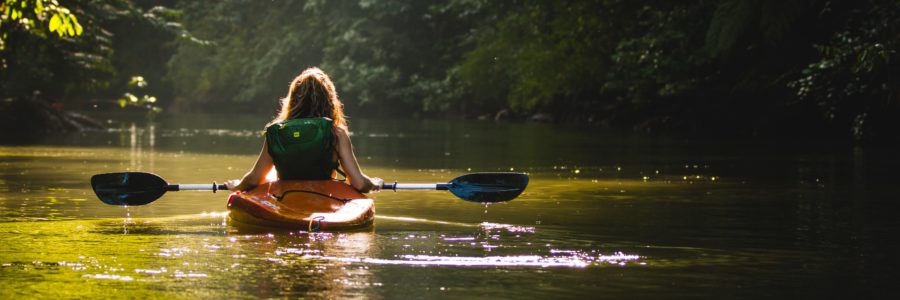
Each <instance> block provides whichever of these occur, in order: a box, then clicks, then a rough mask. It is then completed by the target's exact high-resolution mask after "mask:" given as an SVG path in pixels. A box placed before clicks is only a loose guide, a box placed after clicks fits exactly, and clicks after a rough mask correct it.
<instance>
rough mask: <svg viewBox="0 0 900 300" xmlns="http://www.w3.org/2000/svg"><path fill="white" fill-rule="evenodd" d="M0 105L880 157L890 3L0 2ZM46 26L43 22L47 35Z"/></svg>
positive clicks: (896, 34) (893, 19) (895, 97)
mask: <svg viewBox="0 0 900 300" xmlns="http://www.w3.org/2000/svg"><path fill="white" fill-rule="evenodd" d="M2 1H3V2H0V5H2V8H0V13H2V15H0V21H2V23H0V30H2V37H3V39H2V44H0V49H2V50H0V59H2V64H0V80H2V81H0V99H4V101H5V103H7V104H5V106H4V107H5V108H2V109H7V110H9V109H10V108H9V107H10V106H9V105H8V103H10V102H13V101H14V100H16V99H38V98H39V99H40V100H39V101H44V102H47V103H51V104H52V107H56V108H64V109H73V110H79V109H87V108H90V107H93V106H98V105H99V106H103V105H106V104H111V105H110V106H112V107H115V106H116V105H115V104H116V103H118V104H119V105H121V106H127V105H141V106H147V107H150V108H151V109H155V110H156V111H160V110H162V111H163V113H171V112H179V111H198V110H209V109H215V110H218V111H235V112H237V111H248V110H249V111H259V112H266V113H273V112H274V110H275V107H276V101H277V99H278V98H280V97H282V96H283V95H284V94H285V93H286V91H287V85H288V83H289V82H290V80H291V79H292V78H293V77H294V76H295V75H297V74H298V73H299V72H300V71H301V70H302V69H303V68H305V67H308V66H320V67H321V68H323V69H324V70H325V71H326V72H328V73H329V74H331V75H332V78H333V79H334V81H335V84H336V85H337V87H338V91H339V93H340V95H341V98H342V99H343V100H344V102H345V105H346V106H347V110H348V111H349V113H350V114H351V115H361V114H368V115H373V116H390V117H438V116H440V117H444V116H450V117H458V118H470V119H472V118H479V119H501V120H502V119H510V120H536V121H550V122H563V123H576V124H585V125H588V126H591V127H596V128H617V129H625V130H635V131H641V132H651V133H664V132H684V133H702V134H728V135H738V136H749V135H766V136H797V135H809V136H819V137H834V138H837V139H842V140H854V139H855V140H862V141H882V142H883V141H888V142H893V141H894V140H896V137H895V135H894V130H895V129H897V128H900V126H898V124H900V104H898V102H900V82H898V81H900V78H898V76H897V74H898V72H897V70H900V68H898V67H900V65H898V58H900V57H898V53H897V51H898V49H900V1H896V0H860V1H830V0H720V1H707V0H695V1H631V0H606V1H596V0H569V1H541V0H512V1H487V0H447V1H416V0H395V1H377V0H346V1H326V0H305V1H304V0H296V1H289V0H279V1H255V0H224V1H172V0H170V1H165V0H161V1H148V0H83V1H64V0H2ZM54 20H55V21H54Z"/></svg>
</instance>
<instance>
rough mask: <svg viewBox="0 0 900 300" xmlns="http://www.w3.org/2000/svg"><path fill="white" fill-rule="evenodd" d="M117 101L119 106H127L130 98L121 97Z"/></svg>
mask: <svg viewBox="0 0 900 300" xmlns="http://www.w3.org/2000/svg"><path fill="white" fill-rule="evenodd" d="M116 102H118V103H119V107H121V108H125V106H126V105H128V100H125V99H119V100H117V101H116Z"/></svg>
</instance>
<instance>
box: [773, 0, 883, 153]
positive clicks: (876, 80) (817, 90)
mask: <svg viewBox="0 0 900 300" xmlns="http://www.w3.org/2000/svg"><path fill="white" fill-rule="evenodd" d="M898 37H900V2H896V1H869V3H868V5H867V7H863V8H860V9H858V10H854V11H851V13H850V16H849V18H848V19H847V22H846V24H843V28H841V29H840V30H839V31H837V32H835V33H834V34H833V35H832V36H831V37H829V38H828V39H827V40H825V41H823V42H821V43H817V44H816V45H815V48H816V50H817V51H818V52H819V54H820V55H821V59H819V60H817V61H814V62H812V63H810V64H808V65H807V66H805V67H804V68H803V69H802V71H801V74H800V76H799V78H798V79H796V80H794V81H792V82H791V83H790V86H791V87H792V88H794V89H795V90H796V93H797V97H798V98H799V99H800V101H802V102H806V103H811V104H813V105H814V106H815V107H817V108H818V109H819V111H820V112H821V114H822V116H823V117H824V118H825V119H826V120H828V121H829V122H831V123H832V124H834V125H836V126H837V127H838V128H842V129H843V130H846V131H845V132H844V133H845V134H849V135H852V136H853V137H855V138H857V139H863V138H865V137H867V136H871V135H876V136H878V135H880V136H882V137H884V138H887V137H889V136H892V135H896V132H893V131H892V130H891V129H892V128H896V126H897V125H898V122H897V117H898V113H900V105H898V100H900V80H898V79H897V76H896V74H897V70H900V64H898V58H900V57H898V50H900V40H898Z"/></svg>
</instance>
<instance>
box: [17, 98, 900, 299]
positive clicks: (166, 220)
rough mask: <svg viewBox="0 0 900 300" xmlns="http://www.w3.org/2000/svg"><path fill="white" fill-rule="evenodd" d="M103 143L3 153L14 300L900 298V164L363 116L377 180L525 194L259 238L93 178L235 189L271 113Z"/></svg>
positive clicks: (794, 150)
mask: <svg viewBox="0 0 900 300" xmlns="http://www.w3.org/2000/svg"><path fill="white" fill-rule="evenodd" d="M99 117H101V118H102V119H103V120H107V122H108V124H109V129H108V130H100V131H91V132H82V133H74V134H67V135H49V136H48V137H47V138H45V139H42V140H40V141H34V142H31V143H28V144H19V145H3V146H0V286H2V287H3V288H2V289H0V298H2V299H16V298H22V297H42V298H59V297H61V298H108V297H121V298H190V299H194V298H216V299H218V298H261V297H263V298H269V297H277V298H281V297H287V298H296V297H310V298H376V299H379V298H383V299H398V298H484V299H496V298H512V299H520V298H540V299H556V298H647V299H653V298H658V299H670V298H760V297H778V298H816V297H863V298H891V297H892V296H896V295H897V294H898V293H897V291H896V290H897V288H896V287H895V282H896V281H897V279H898V276H897V275H898V273H900V272H898V271H897V267H898V259H897V253H900V252H898V250H900V249H898V246H896V245H897V242H898V234H897V233H898V231H897V230H898V224H900V222H898V221H897V217H895V214H896V208H897V207H898V204H897V200H896V199H897V198H896V197H895V196H893V194H894V193H893V192H894V188H893V186H894V184H895V182H896V179H897V175H896V174H897V171H898V167H900V160H898V158H897V157H896V156H895V154H896V151H893V150H890V149H879V148H871V147H853V146H846V145H832V144H830V143H828V142H827V141H781V142H777V143H776V142H771V141H770V142H761V141H748V140H729V139H681V138H672V137H649V136H641V135H623V134H604V133H597V132H596V131H597V130H591V129H582V128H575V127H564V126H555V125H546V124H531V123H525V124H522V123H493V122H483V121H482V122H478V121H467V122H459V121H455V122H454V121H444V120H431V121H422V120H366V119H352V120H351V131H352V133H353V135H352V136H353V137H352V138H353V142H354V146H355V148H356V152H357V156H358V158H359V160H360V162H361V164H362V166H363V169H364V172H366V173H367V174H369V175H373V176H379V177H382V178H384V179H385V180H386V181H390V182H393V181H399V182H401V183H418V182H446V181H448V180H450V179H452V178H454V177H456V176H459V175H462V174H465V173H469V172H479V171H517V172H526V173H528V174H529V175H530V177H531V182H530V184H529V186H528V188H527V189H526V191H525V192H524V193H523V194H522V195H521V196H520V197H519V198H517V199H515V200H513V201H510V202H506V203H499V204H492V205H490V206H486V205H483V204H478V203H470V202H464V201H461V200H459V199H457V198H455V197H454V196H453V195H452V194H449V193H446V192H438V191H432V192H427V191H425V192H423V191H419V192H415V191H404V192H391V191H385V192H380V193H376V194H373V195H372V197H373V198H374V199H376V207H377V217H376V221H375V226H374V228H371V229H367V230H362V231H357V232H334V233H328V232H325V233H309V232H304V231H279V230H263V231H246V230H243V229H240V228H237V227H234V226H233V225H231V224H230V221H229V220H228V217H227V213H226V212H227V211H226V209H225V202H226V198H227V194H226V193H221V192H220V193H216V194H214V193H211V192H187V191H183V192H170V193H168V194H166V195H165V196H164V197H163V198H161V199H159V200H157V201H156V202H154V203H151V204H149V205H145V206H135V207H116V206H109V205H105V204H103V203H101V202H100V201H99V200H98V199H97V198H96V197H95V196H94V194H93V192H92V191H91V188H90V184H89V179H90V177H91V175H93V174H97V173H104V172H121V171H143V172H153V173H156V174H158V175H160V176H162V177H163V178H165V179H166V180H167V181H169V182H170V183H212V182H213V181H217V182H222V181H224V180H227V179H233V178H238V177H239V176H241V175H242V174H243V173H244V172H246V170H247V169H248V168H249V167H250V165H251V164H252V163H253V161H254V159H255V157H256V154H257V153H258V152H259V149H260V147H261V145H262V144H261V141H262V140H261V137H260V134H259V133H260V130H261V129H262V126H263V124H264V123H265V122H266V121H267V119H266V117H265V116H232V115H215V114H191V115H168V116H163V117H161V118H160V119H159V120H157V121H155V122H153V123H148V122H145V121H138V122H131V121H123V120H118V119H116V118H117V117H118V116H115V115H109V116H104V115H100V116H99Z"/></svg>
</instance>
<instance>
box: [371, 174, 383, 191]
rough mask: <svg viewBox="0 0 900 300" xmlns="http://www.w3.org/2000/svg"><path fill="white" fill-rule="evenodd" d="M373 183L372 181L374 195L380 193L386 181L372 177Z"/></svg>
mask: <svg viewBox="0 0 900 300" xmlns="http://www.w3.org/2000/svg"><path fill="white" fill-rule="evenodd" d="M371 181H372V190H371V191H370V192H372V193H374V192H378V191H380V190H381V186H382V185H384V179H381V178H378V177H372V178H371Z"/></svg>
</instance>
